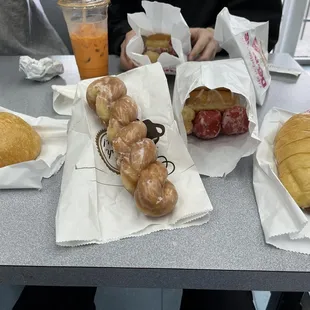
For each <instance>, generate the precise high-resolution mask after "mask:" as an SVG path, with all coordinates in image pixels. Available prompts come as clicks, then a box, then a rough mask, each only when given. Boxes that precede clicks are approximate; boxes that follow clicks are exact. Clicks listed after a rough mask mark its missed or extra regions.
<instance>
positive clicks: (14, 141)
mask: <svg viewBox="0 0 310 310" xmlns="http://www.w3.org/2000/svg"><path fill="white" fill-rule="evenodd" d="M0 136H1V139H0V168H2V167H5V166H8V165H13V164H17V163H21V162H25V161H29V160H34V159H36V158H37V157H38V156H39V154H40V152H41V138H40V136H39V135H38V133H37V132H36V131H35V130H34V129H33V128H32V127H31V126H30V125H29V124H28V123H26V122H25V121H24V120H23V119H21V118H20V117H18V116H16V115H13V114H11V113H6V112H0Z"/></svg>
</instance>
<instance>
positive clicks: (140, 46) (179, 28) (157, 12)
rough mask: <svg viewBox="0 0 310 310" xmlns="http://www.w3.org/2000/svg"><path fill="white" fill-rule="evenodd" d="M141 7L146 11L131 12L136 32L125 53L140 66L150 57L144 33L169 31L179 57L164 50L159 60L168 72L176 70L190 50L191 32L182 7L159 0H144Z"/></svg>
mask: <svg viewBox="0 0 310 310" xmlns="http://www.w3.org/2000/svg"><path fill="white" fill-rule="evenodd" d="M142 7H143V8H144V10H145V13H144V12H141V13H134V14H128V23H129V25H130V26H131V28H132V29H133V30H134V31H135V33H136V36H134V37H133V38H132V39H131V40H130V41H129V43H128V45H127V47H126V53H127V55H128V57H129V58H130V59H131V60H132V61H133V62H134V63H135V64H136V65H138V66H143V65H147V64H150V63H151V61H150V59H149V57H148V56H146V55H142V54H143V52H144V43H143V39H142V36H149V35H151V34H154V33H164V34H170V35H171V41H172V46H173V49H174V50H175V52H176V53H177V55H178V57H176V56H172V55H170V54H168V53H162V54H161V55H160V56H159V58H158V62H159V63H160V64H161V65H162V66H163V68H164V71H165V72H166V73H167V74H175V68H176V66H178V65H179V64H181V63H183V62H185V61H187V55H188V54H189V53H190V51H191V40H190V38H191V35H190V31H189V27H188V25H187V24H186V22H185V20H184V18H183V16H182V14H181V9H180V8H178V7H174V6H172V5H170V4H166V3H159V2H156V1H155V2H150V1H142Z"/></svg>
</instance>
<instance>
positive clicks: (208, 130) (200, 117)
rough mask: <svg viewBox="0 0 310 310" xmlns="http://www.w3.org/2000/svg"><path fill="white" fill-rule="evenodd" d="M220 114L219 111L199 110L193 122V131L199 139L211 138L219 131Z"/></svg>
mask: <svg viewBox="0 0 310 310" xmlns="http://www.w3.org/2000/svg"><path fill="white" fill-rule="evenodd" d="M221 121H222V115H221V112H219V111H212V110H211V111H200V112H198V113H197V114H196V117H195V119H194V122H193V125H194V127H193V133H194V134H195V135H196V136H197V137H198V138H200V139H212V138H215V137H217V136H218V135H219V133H220V131H221Z"/></svg>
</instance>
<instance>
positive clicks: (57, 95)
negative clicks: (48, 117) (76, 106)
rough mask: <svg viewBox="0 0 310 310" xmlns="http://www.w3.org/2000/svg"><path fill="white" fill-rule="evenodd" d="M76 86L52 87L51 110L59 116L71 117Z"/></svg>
mask: <svg viewBox="0 0 310 310" xmlns="http://www.w3.org/2000/svg"><path fill="white" fill-rule="evenodd" d="M76 88H77V87H76V85H52V90H53V109H54V111H55V112H56V113H57V114H59V115H66V116H71V115H72V105H73V100H74V97H75V93H76Z"/></svg>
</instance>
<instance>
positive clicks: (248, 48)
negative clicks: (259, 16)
mask: <svg viewBox="0 0 310 310" xmlns="http://www.w3.org/2000/svg"><path fill="white" fill-rule="evenodd" d="M268 30H269V23H268V22H265V23H256V22H251V21H249V20H247V19H245V18H243V17H238V16H234V15H231V14H229V11H228V9H227V8H223V10H222V11H221V12H220V13H219V14H218V15H217V19H216V24H215V32H214V38H215V39H216V40H217V41H218V42H219V44H220V46H221V47H222V48H223V49H224V50H225V51H227V52H228V54H229V57H230V58H239V57H241V58H242V59H243V60H244V62H245V64H246V66H247V69H248V71H249V74H250V76H251V78H252V82H253V84H254V88H255V94H256V101H257V103H258V104H259V105H263V103H264V100H265V98H266V94H267V90H268V88H269V86H270V83H271V76H270V74H269V70H268Z"/></svg>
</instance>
